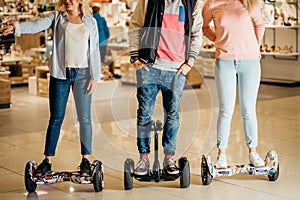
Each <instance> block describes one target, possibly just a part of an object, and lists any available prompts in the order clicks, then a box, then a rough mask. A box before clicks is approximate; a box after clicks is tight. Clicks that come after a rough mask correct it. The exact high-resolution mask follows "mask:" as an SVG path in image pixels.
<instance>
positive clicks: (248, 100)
mask: <svg viewBox="0 0 300 200" xmlns="http://www.w3.org/2000/svg"><path fill="white" fill-rule="evenodd" d="M260 75H261V70H260V62H259V60H217V61H216V68H215V79H216V85H217V91H218V97H219V117H218V128H217V129H218V130H217V131H218V134H217V137H218V138H217V147H218V148H219V149H225V148H227V147H228V137H229V132H230V124H231V119H232V115H233V111H234V107H235V100H236V85H237V86H238V94H239V103H240V109H241V113H242V116H243V121H244V131H245V138H246V144H247V147H248V148H256V147H257V140H258V139H257V118H256V100H257V93H258V88H259V84H260Z"/></svg>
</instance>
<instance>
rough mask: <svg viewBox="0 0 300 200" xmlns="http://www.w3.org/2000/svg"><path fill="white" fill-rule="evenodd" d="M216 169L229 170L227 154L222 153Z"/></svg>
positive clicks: (218, 158)
mask: <svg viewBox="0 0 300 200" xmlns="http://www.w3.org/2000/svg"><path fill="white" fill-rule="evenodd" d="M216 168H217V169H227V160H226V154H223V153H222V154H220V155H219V156H218V157H217V161H216Z"/></svg>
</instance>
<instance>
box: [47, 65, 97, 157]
mask: <svg viewBox="0 0 300 200" xmlns="http://www.w3.org/2000/svg"><path fill="white" fill-rule="evenodd" d="M66 72H67V79H66V80H63V79H57V78H54V77H52V76H51V77H50V85H49V105H50V120H49V125H48V129H47V135H46V144H45V151H44V155H46V156H54V155H55V149H56V146H57V141H58V138H59V135H60V129H61V125H62V122H63V120H64V117H65V111H66V106H67V101H68V97H69V92H70V88H71V87H72V91H73V96H74V101H75V107H76V113H77V120H78V121H79V127H80V128H79V133H80V142H81V154H82V155H89V154H91V153H92V122H91V100H92V95H88V94H87V85H88V83H89V81H90V71H89V68H80V69H75V68H71V69H69V68H67V71H66Z"/></svg>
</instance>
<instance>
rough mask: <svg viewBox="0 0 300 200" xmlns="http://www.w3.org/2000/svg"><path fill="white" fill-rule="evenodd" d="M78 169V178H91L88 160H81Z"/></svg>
mask: <svg viewBox="0 0 300 200" xmlns="http://www.w3.org/2000/svg"><path fill="white" fill-rule="evenodd" d="M79 168H80V172H79V173H80V176H92V171H91V164H90V162H89V160H88V159H86V158H82V161H81V163H80V166H79Z"/></svg>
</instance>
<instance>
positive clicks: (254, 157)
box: [249, 152, 265, 167]
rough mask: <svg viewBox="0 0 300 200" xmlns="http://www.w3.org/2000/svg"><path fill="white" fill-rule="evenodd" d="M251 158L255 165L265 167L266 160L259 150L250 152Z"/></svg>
mask: <svg viewBox="0 0 300 200" xmlns="http://www.w3.org/2000/svg"><path fill="white" fill-rule="evenodd" d="M249 160H250V163H251V164H253V165H254V167H264V166H265V162H264V160H263V159H261V157H260V156H259V154H258V153H257V152H251V153H249Z"/></svg>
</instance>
